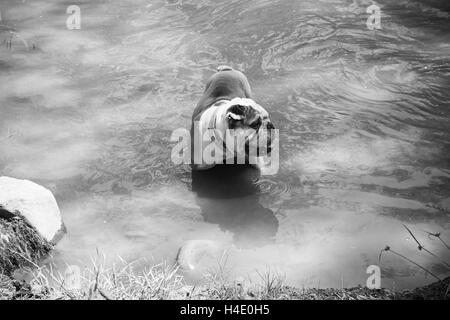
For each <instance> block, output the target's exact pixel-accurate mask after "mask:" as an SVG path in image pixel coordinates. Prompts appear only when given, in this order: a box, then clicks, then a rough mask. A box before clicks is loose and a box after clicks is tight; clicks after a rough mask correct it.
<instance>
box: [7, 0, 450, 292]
mask: <svg viewBox="0 0 450 320" xmlns="http://www.w3.org/2000/svg"><path fill="white" fill-rule="evenodd" d="M77 3H78V4H79V5H80V8H81V18H82V20H81V30H68V29H67V28H66V19H67V17H68V15H67V14H66V9H67V7H68V6H69V5H71V4H72V3H71V2H68V1H57V0H51V1H50V0H49V1H26V0H24V1H19V0H5V1H2V2H1V4H0V12H1V18H2V20H1V21H0V24H1V25H0V85H1V90H0V112H1V113H0V155H1V156H0V173H1V174H2V175H7V176H13V177H17V178H26V179H31V180H34V181H36V182H38V183H40V184H42V185H44V186H46V187H47V188H49V189H51V190H52V191H53V192H54V194H55V196H56V198H57V200H58V202H59V204H60V208H61V211H62V213H63V218H64V221H65V223H66V225H67V228H68V234H67V235H66V236H65V238H64V239H63V240H62V241H61V242H60V243H59V244H58V246H57V248H56V251H55V255H54V258H53V262H54V263H56V264H57V265H60V266H61V267H63V266H64V265H65V263H69V264H77V265H80V266H81V265H87V264H89V261H90V257H91V256H92V255H95V253H96V250H97V249H98V250H99V251H101V252H103V253H104V254H106V255H108V256H110V257H114V256H116V255H120V256H121V257H123V258H125V259H127V260H133V259H138V258H153V259H155V260H159V259H166V260H169V261H170V260H173V259H174V258H175V256H176V253H177V250H178V248H179V247H180V246H181V245H182V244H183V243H185V242H186V241H187V240H193V239H206V240H214V241H217V242H219V243H222V244H224V246H229V247H230V248H233V249H232V250H231V253H230V259H229V264H230V268H231V269H232V270H233V272H234V273H235V274H236V276H239V275H248V274H254V273H255V270H265V269H266V268H272V269H273V270H277V271H278V272H279V273H281V274H284V275H285V276H286V281H287V282H288V283H289V284H293V285H297V286H300V287H301V286H320V287H325V286H333V287H340V286H342V285H344V286H350V285H357V284H362V285H364V284H365V281H366V278H367V276H368V275H367V274H366V268H367V267H368V266H369V265H372V264H378V263H379V261H378V257H379V252H380V250H381V249H382V248H384V247H385V246H386V245H390V246H391V248H392V249H394V250H396V251H398V252H401V253H402V254H404V255H405V256H408V257H409V258H411V259H413V260H414V261H416V262H417V263H419V264H421V265H423V266H425V267H426V268H428V269H430V270H432V271H433V272H435V273H436V274H438V275H439V276H442V277H444V276H445V275H446V274H448V270H446V269H445V268H444V266H443V265H442V264H440V263H439V262H438V261H437V260H436V259H434V258H433V257H431V256H429V255H427V254H426V253H424V252H419V251H418V250H417V246H416V244H415V243H414V241H413V239H412V238H411V237H410V236H409V234H408V233H407V231H406V230H405V229H404V227H403V225H402V224H406V225H408V226H409V227H410V228H411V230H413V232H415V234H416V236H417V237H418V239H420V241H422V242H423V244H424V245H425V246H426V247H427V248H428V249H429V250H431V251H433V252H434V253H436V254H437V255H439V256H440V257H442V258H447V259H450V254H449V251H448V250H446V249H445V247H444V246H443V245H442V244H441V243H440V242H439V241H437V240H436V239H433V238H429V237H427V234H426V233H425V232H424V230H425V231H429V232H441V233H442V239H444V240H446V241H447V242H450V223H449V222H450V219H449V214H450V213H449V212H450V126H449V119H450V108H449V101H450V91H449V87H450V23H449V22H450V17H449V15H450V6H449V4H448V3H447V2H446V1H438V0H435V1H431V0H430V1H414V0H402V1H395V2H394V1H378V2H376V4H377V5H379V6H380V7H381V10H382V17H381V19H382V20H381V23H382V29H381V30H368V29H367V27H366V20H367V17H368V14H367V13H366V8H367V7H368V6H369V5H371V4H373V3H375V2H373V1H366V0H354V1H352V0H323V1H313V0H305V1H299V0H293V1H291V0H279V1H267V0H250V1H209V0H179V1H173V0H172V1H169V0H167V1H159V0H154V1H143V0H133V1H131V0H122V1H104V0H94V1H87V0H84V1H77ZM9 43H10V44H11V45H9ZM222 64H227V65H231V66H233V67H234V68H236V69H240V70H242V71H243V72H244V73H245V74H246V75H247V76H248V78H249V80H250V83H251V85H252V87H253V92H254V95H255V97H256V99H257V101H258V102H259V103H260V104H261V105H263V106H264V107H265V108H266V109H267V110H268V111H269V113H270V114H271V118H272V120H273V122H274V124H275V125H276V127H277V128H279V129H280V159H281V163H280V170H279V172H278V174H276V175H274V176H263V177H260V176H258V174H257V173H255V172H254V171H253V170H251V169H249V168H243V169H240V170H238V172H232V174H230V172H229V171H228V170H231V169H225V170H224V171H221V169H219V170H216V171H214V172H211V173H206V174H201V175H194V176H192V175H191V172H190V169H189V168H188V167H185V166H175V165H174V164H173V163H172V162H171V161H170V151H171V147H172V143H171V142H170V135H171V132H172V131H173V130H175V129H177V128H180V127H185V128H189V126H190V117H191V113H192V111H193V108H194V106H195V104H196V102H197V101H198V99H199V98H200V97H201V94H202V91H203V88H204V84H205V81H206V80H207V79H208V77H209V76H211V75H212V74H213V73H214V70H215V68H216V67H217V66H218V65H222ZM231 177H235V179H231ZM381 266H382V276H383V278H382V285H383V286H385V287H389V288H392V287H395V288H412V287H416V286H418V285H422V284H425V283H429V282H431V281H433V278H431V277H430V276H427V275H426V274H425V273H424V272H423V271H421V270H420V269H418V268H417V267H415V266H414V265H412V264H410V263H408V262H406V261H403V260H401V259H400V258H398V257H396V256H395V255H392V254H389V253H387V254H385V255H384V256H383V259H382V264H381Z"/></svg>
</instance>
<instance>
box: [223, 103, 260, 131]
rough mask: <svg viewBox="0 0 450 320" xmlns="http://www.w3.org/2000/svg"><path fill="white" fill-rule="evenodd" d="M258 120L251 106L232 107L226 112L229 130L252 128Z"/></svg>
mask: <svg viewBox="0 0 450 320" xmlns="http://www.w3.org/2000/svg"><path fill="white" fill-rule="evenodd" d="M258 119H259V115H258V113H257V112H256V110H255V109H254V108H252V107H251V106H245V105H234V106H232V107H230V108H229V109H228V111H227V120H228V123H229V126H230V128H236V127H241V126H244V127H246V126H252V124H253V123H254V122H255V121H257V120H258Z"/></svg>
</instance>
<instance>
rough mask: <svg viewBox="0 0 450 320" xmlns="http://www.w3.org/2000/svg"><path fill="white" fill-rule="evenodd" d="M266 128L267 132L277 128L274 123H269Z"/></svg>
mask: <svg viewBox="0 0 450 320" xmlns="http://www.w3.org/2000/svg"><path fill="white" fill-rule="evenodd" d="M266 128H267V130H272V129H275V126H274V125H273V124H272V122H270V121H269V122H267V124H266Z"/></svg>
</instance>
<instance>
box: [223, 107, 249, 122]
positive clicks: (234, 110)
mask: <svg viewBox="0 0 450 320" xmlns="http://www.w3.org/2000/svg"><path fill="white" fill-rule="evenodd" d="M247 109H248V107H246V106H241V105H234V106H232V107H230V108H229V109H228V111H227V118H228V120H234V121H240V120H244V119H245V116H246V114H247Z"/></svg>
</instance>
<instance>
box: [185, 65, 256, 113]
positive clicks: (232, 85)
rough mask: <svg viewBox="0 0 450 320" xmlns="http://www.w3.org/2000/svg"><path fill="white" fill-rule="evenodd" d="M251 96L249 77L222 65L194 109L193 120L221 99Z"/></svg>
mask: <svg viewBox="0 0 450 320" xmlns="http://www.w3.org/2000/svg"><path fill="white" fill-rule="evenodd" d="M237 97H238V98H251V89H250V84H249V83H248V80H247V77H246V76H245V75H244V74H243V73H242V72H240V71H237V70H234V69H232V68H231V67H227V66H222V67H219V68H217V72H216V73H215V74H214V75H213V76H212V77H211V78H209V80H208V82H207V84H206V89H205V92H204V94H203V97H202V98H201V99H200V101H199V103H198V104H197V106H196V107H195V109H194V113H193V115H192V120H193V121H195V120H197V117H199V116H200V115H201V114H202V113H203V111H205V110H206V109H208V108H209V107H210V106H211V105H213V104H214V103H215V102H217V101H219V100H232V99H233V98H237Z"/></svg>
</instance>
